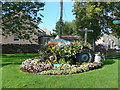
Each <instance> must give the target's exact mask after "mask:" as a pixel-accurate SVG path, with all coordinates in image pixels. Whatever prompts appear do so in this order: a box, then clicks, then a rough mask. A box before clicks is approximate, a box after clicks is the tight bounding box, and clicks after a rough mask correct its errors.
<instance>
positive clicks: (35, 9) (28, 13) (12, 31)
mask: <svg viewBox="0 0 120 90" xmlns="http://www.w3.org/2000/svg"><path fill="white" fill-rule="evenodd" d="M44 5H45V4H44V3H42V2H2V35H3V36H6V37H8V36H10V35H15V36H18V37H19V38H20V39H27V40H30V38H33V37H32V35H33V34H34V35H37V32H36V31H37V29H38V23H41V20H42V19H41V17H43V15H42V14H41V12H40V11H43V10H44V9H43V7H44ZM33 39H34V38H33Z"/></svg>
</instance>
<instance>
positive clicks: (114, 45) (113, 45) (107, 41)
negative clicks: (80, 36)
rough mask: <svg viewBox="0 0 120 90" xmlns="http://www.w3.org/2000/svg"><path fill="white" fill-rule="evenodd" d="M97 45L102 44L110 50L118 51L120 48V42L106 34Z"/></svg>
mask: <svg viewBox="0 0 120 90" xmlns="http://www.w3.org/2000/svg"><path fill="white" fill-rule="evenodd" d="M95 43H96V45H98V44H102V45H104V46H105V47H106V48H108V49H118V48H119V47H120V40H119V39H118V38H116V37H115V36H113V35H111V34H110V35H107V34H104V35H103V36H102V37H100V39H98V40H97V41H96V42H95Z"/></svg>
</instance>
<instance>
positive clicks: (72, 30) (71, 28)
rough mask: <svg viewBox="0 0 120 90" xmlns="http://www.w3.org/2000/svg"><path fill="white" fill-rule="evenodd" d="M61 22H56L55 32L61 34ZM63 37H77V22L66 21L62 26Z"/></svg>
mask: <svg viewBox="0 0 120 90" xmlns="http://www.w3.org/2000/svg"><path fill="white" fill-rule="evenodd" d="M59 28H60V21H58V22H56V27H55V30H54V31H55V32H56V33H57V34H59ZM62 35H77V32H76V25H75V21H74V20H73V21H72V22H68V21H65V22H63V24H62Z"/></svg>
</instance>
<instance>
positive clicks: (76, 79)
mask: <svg viewBox="0 0 120 90" xmlns="http://www.w3.org/2000/svg"><path fill="white" fill-rule="evenodd" d="M35 56H38V54H4V55H2V64H3V66H2V68H1V70H2V87H3V88H118V61H119V60H120V59H119V58H118V57H117V58H116V57H114V58H112V59H111V57H109V58H107V60H106V61H105V62H104V63H105V65H104V66H103V68H100V69H97V70H93V71H89V72H85V73H80V74H73V75H36V74H29V73H25V72H21V71H20V69H19V68H20V64H21V62H22V61H24V60H25V59H27V58H33V57H35Z"/></svg>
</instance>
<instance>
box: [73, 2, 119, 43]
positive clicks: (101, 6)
mask: <svg viewBox="0 0 120 90" xmlns="http://www.w3.org/2000/svg"><path fill="white" fill-rule="evenodd" d="M73 12H74V15H75V16H76V20H75V21H76V26H77V29H84V28H88V29H92V30H94V33H93V34H92V33H89V34H88V40H89V41H91V38H92V37H93V35H94V39H95V40H96V39H97V38H99V36H100V35H101V32H104V33H109V29H113V28H112V25H113V24H111V22H112V20H113V18H114V17H115V16H117V15H119V14H118V13H119V3H115V2H75V4H74V9H73ZM114 29H115V28H114ZM79 34H80V35H81V36H82V37H84V33H83V32H80V33H79Z"/></svg>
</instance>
